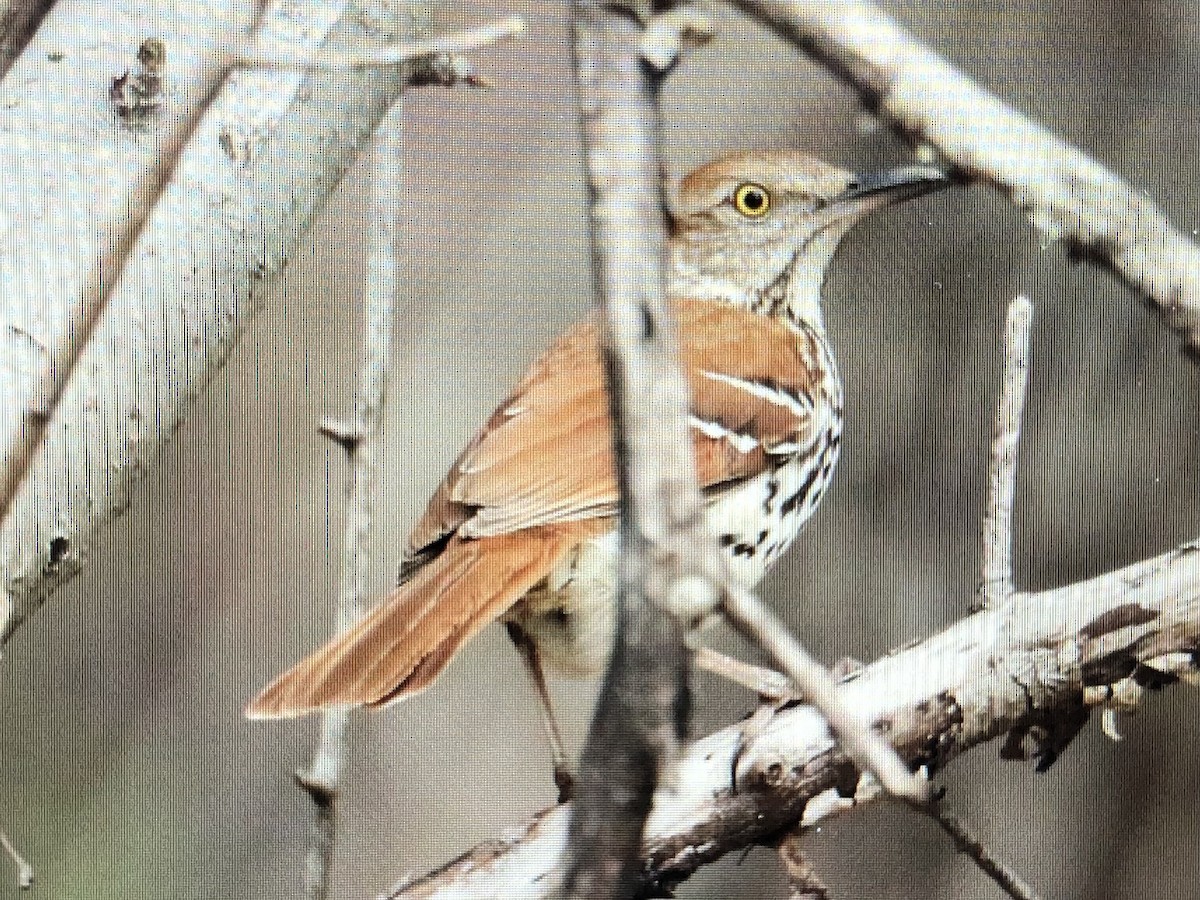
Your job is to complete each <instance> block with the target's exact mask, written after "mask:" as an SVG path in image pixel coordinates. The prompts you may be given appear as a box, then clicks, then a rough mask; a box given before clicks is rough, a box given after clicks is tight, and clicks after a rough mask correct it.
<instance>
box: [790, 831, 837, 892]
mask: <svg viewBox="0 0 1200 900" xmlns="http://www.w3.org/2000/svg"><path fill="white" fill-rule="evenodd" d="M779 859H780V860H781V861H782V862H783V868H784V871H785V872H787V878H788V900H829V898H830V896H831V895H830V893H829V888H828V887H826V886H825V882H824V881H822V880H821V876H820V875H818V874H817V870H816V869H814V868H813V867H812V864H811V863H809V861H808V859H807V858H805V856H804V850H803V848H802V847H801V846H800V832H798V831H789V832H788V833H787V834H786V835H785V836H784V838H783V840H782V841H780V842H779Z"/></svg>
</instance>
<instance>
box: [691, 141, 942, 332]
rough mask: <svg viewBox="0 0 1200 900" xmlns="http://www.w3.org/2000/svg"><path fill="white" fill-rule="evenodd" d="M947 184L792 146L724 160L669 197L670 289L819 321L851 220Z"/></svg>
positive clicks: (938, 176)
mask: <svg viewBox="0 0 1200 900" xmlns="http://www.w3.org/2000/svg"><path fill="white" fill-rule="evenodd" d="M949 184H950V179H949V177H948V176H947V175H946V173H945V172H943V171H942V170H940V169H937V168H934V167H932V166H903V167H900V168H893V169H887V170H884V171H882V172H875V173H871V174H867V175H861V174H855V173H853V172H850V171H847V170H845V169H841V168H838V167H837V166H832V165H830V164H828V163H825V162H822V161H821V160H819V159H814V158H813V157H811V156H808V155H807V154H804V153H800V152H797V151H791V150H780V151H748V152H741V153H733V154H730V155H728V156H723V157H721V158H719V159H716V160H713V161H712V162H709V163H706V164H705V165H703V166H701V167H700V168H698V169H696V170H695V171H693V172H692V173H690V174H689V175H687V176H686V177H685V178H684V179H683V180H682V181H681V182H680V183H679V185H678V187H677V189H676V190H675V191H674V193H673V195H672V197H671V214H672V220H673V228H672V235H671V267H670V285H671V292H672V293H673V294H676V295H686V296H689V297H697V298H706V299H713V300H721V301H724V302H729V303H735V304H737V305H739V306H745V307H747V308H750V309H753V310H755V311H756V312H762V313H765V314H769V315H781V316H788V317H791V318H793V319H804V320H807V321H810V322H812V323H813V324H816V325H820V323H821V307H820V300H821V288H822V286H823V285H824V283H825V272H826V269H827V267H828V265H829V262H830V260H831V259H832V258H833V254H834V251H835V250H837V246H838V243H839V242H840V241H841V239H842V238H843V237H844V236H845V234H846V232H847V231H849V230H850V228H851V226H853V225H854V224H855V223H856V222H858V221H859V220H861V219H862V218H864V217H865V216H867V215H868V214H870V213H872V212H874V211H875V210H877V209H882V208H883V207H885V206H890V205H891V204H893V203H899V202H901V201H904V200H909V199H911V198H913V197H919V196H921V195H922V194H927V193H929V192H931V191H935V190H939V189H941V188H944V187H946V186H948V185H949Z"/></svg>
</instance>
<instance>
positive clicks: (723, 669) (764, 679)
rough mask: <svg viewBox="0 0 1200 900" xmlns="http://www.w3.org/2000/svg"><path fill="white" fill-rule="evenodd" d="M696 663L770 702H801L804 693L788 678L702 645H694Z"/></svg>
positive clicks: (695, 643)
mask: <svg viewBox="0 0 1200 900" xmlns="http://www.w3.org/2000/svg"><path fill="white" fill-rule="evenodd" d="M691 649H692V660H693V661H694V662H695V664H696V667H697V668H699V669H704V670H705V671H706V672H712V673H713V674H714V675H720V676H721V677H722V678H727V679H728V680H730V681H732V682H733V683H734V684H740V685H741V686H742V687H744V688H746V689H748V690H751V691H753V692H754V693H756V694H758V695H759V696H760V697H762V698H763V700H765V701H767V702H769V703H783V702H788V701H792V700H799V699H800V693H799V691H797V690H796V686H795V685H794V684H792V681H791V679H790V678H788V677H787V676H786V675H784V674H782V673H780V672H776V671H775V670H774V669H766V668H763V667H762V666H756V665H754V664H753V663H748V662H742V661H741V660H740V659H734V658H733V657H732V656H726V655H725V654H724V653H718V652H717V651H716V650H713V649H712V648H711V647H707V646H705V645H704V644H701V643H699V642H693V643H692V648H691Z"/></svg>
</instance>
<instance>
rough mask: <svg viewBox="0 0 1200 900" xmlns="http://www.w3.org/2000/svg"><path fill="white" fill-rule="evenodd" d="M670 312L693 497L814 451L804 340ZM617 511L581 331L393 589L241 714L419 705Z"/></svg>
mask: <svg viewBox="0 0 1200 900" xmlns="http://www.w3.org/2000/svg"><path fill="white" fill-rule="evenodd" d="M673 308H674V312H675V315H676V320H677V322H678V324H679V330H680V338H681V345H682V356H683V363H684V368H685V371H686V373H687V377H688V382H689V385H690V388H691V392H692V406H691V414H692V418H693V425H694V427H693V429H692V441H693V448H694V451H695V459H696V468H697V474H698V476H699V480H700V484H701V486H702V487H704V488H705V489H709V490H713V489H719V488H720V487H721V486H723V485H726V484H729V483H734V482H737V481H739V480H741V479H744V478H748V477H751V476H753V475H756V474H758V473H759V472H762V471H763V470H764V469H765V468H766V467H768V466H770V465H772V464H773V463H772V457H773V455H774V454H775V453H776V452H778V449H779V448H780V447H782V446H784V445H792V446H795V445H800V444H803V443H804V442H805V441H807V440H809V439H810V436H811V433H812V431H813V422H812V415H811V413H812V405H811V401H810V400H808V399H807V398H808V396H809V394H810V393H811V390H812V388H813V386H814V385H815V384H816V383H817V382H818V380H819V378H820V377H821V375H822V373H820V372H819V371H818V370H817V369H816V368H815V367H816V365H817V357H818V355H819V354H817V353H816V352H815V350H814V348H813V347H812V346H811V339H810V338H808V337H806V336H805V335H803V334H800V333H798V332H796V331H795V330H793V329H792V328H790V327H789V326H787V325H785V324H784V323H782V322H778V321H775V320H773V319H769V318H766V317H764V316H759V315H755V314H753V313H750V312H747V311H744V310H739V309H736V308H734V307H731V306H728V305H722V304H717V303H712V302H706V301H686V300H685V301H676V302H675V303H674V304H673ZM806 341H807V342H808V343H806ZM618 499H619V498H618V489H617V480H616V474H615V470H614V461H613V448H612V425H611V422H610V418H609V405H608V398H607V394H606V390H605V382H604V371H603V367H602V362H601V354H600V344H599V329H598V328H597V325H596V323H595V321H594V320H588V321H584V322H582V323H580V324H578V325H576V326H575V327H574V328H572V329H571V330H570V331H568V332H567V333H566V334H565V335H564V336H563V337H562V338H561V339H560V340H559V341H558V342H557V343H556V344H555V345H554V346H553V347H551V348H550V350H548V351H547V352H546V353H545V354H544V355H543V356H542V357H541V358H540V359H539V360H538V361H537V362H536V363H534V365H533V366H532V367H531V368H530V370H529V372H528V373H527V374H526V376H525V378H524V379H522V381H521V382H520V384H518V385H517V387H516V389H515V390H514V391H513V392H512V394H511V395H510V396H509V397H508V398H507V399H506V400H505V401H504V402H503V403H501V404H500V406H499V407H498V408H497V410H496V412H495V413H493V414H492V416H491V417H490V418H489V419H488V421H487V423H486V424H485V425H484V427H483V428H482V429H481V430H480V431H479V433H478V434H477V435H476V437H475V439H474V440H473V441H472V442H471V443H470V444H469V445H468V447H467V449H466V450H465V451H464V452H463V453H462V455H461V456H460V457H459V459H458V460H457V461H456V462H455V464H454V466H453V467H452V468H451V470H450V473H449V474H448V475H447V477H446V479H445V480H444V481H443V482H442V484H441V485H440V486H439V487H438V489H437V491H436V492H435V494H434V496H433V498H432V500H431V501H430V503H429V506H428V508H427V509H426V511H425V514H424V516H422V518H421V520H420V521H419V522H418V523H417V524H416V526H415V527H414V529H413V532H412V534H411V535H410V537H409V549H408V554H407V560H406V564H405V569H404V574H403V577H402V583H401V584H400V586H399V587H397V588H396V589H395V590H394V591H393V592H392V594H391V595H390V596H389V597H388V598H387V599H385V600H384V601H383V602H382V603H381V604H380V605H379V606H378V607H376V608H375V609H374V610H373V611H372V612H370V613H368V614H367V615H366V616H365V617H364V618H363V619H362V620H361V621H359V622H358V623H357V624H356V625H354V626H353V627H351V628H350V630H349V631H347V632H345V633H344V634H342V635H340V636H338V637H336V638H334V639H333V640H332V641H331V642H330V643H328V644H327V645H325V646H324V647H322V648H321V649H319V650H317V651H316V652H315V653H314V654H313V655H312V656H310V657H308V658H307V659H305V660H303V661H302V662H300V663H299V664H297V665H296V666H295V667H293V668H292V669H291V670H289V671H288V672H286V673H284V674H283V675H281V676H280V677H279V678H278V679H276V680H275V682H273V683H272V684H271V685H270V686H268V687H267V688H266V690H264V691H263V692H262V694H261V695H259V697H258V698H256V699H255V700H254V701H253V702H252V703H251V705H250V707H249V709H248V710H247V714H248V715H250V716H251V717H256V718H269V717H284V716H295V715H301V714H303V713H306V712H310V711H312V710H316V709H322V708H326V707H331V706H378V705H382V704H385V703H388V702H390V701H392V700H396V699H399V698H400V697H403V696H406V695H408V694H411V693H414V692H416V691H419V690H421V689H422V688H424V687H426V686H427V685H428V684H429V683H430V682H431V681H432V680H433V678H434V677H435V676H436V675H437V674H438V673H439V672H440V671H441V670H442V668H443V667H444V666H445V665H446V663H447V662H448V661H449V660H450V658H451V657H452V656H453V655H454V653H455V652H456V651H457V649H458V648H459V647H460V646H461V645H462V644H463V643H464V642H465V641H467V640H468V639H469V638H470V637H472V636H473V635H474V634H475V633H476V632H478V631H479V630H480V629H481V628H482V627H484V626H485V625H487V624H488V623H489V622H492V621H494V620H495V619H497V618H498V617H500V616H502V615H503V614H504V613H505V612H506V611H507V610H508V609H509V608H510V607H511V606H512V605H513V604H514V603H516V602H517V601H518V600H520V598H521V597H523V596H524V595H525V594H526V593H527V592H528V591H529V590H530V589H531V588H533V587H534V586H536V585H537V584H538V583H539V582H540V581H542V580H543V579H544V578H545V577H546V575H547V574H548V573H549V572H550V571H551V569H552V568H553V567H554V565H555V564H556V563H557V562H558V561H559V560H561V559H562V558H563V556H564V554H566V553H568V552H570V551H572V550H573V549H574V548H575V547H576V546H578V544H579V543H580V542H581V541H583V540H584V539H586V538H587V537H589V536H593V535H598V534H601V533H603V532H605V531H607V530H608V529H610V528H612V527H613V524H614V523H613V517H614V516H615V514H616V511H617V503H618Z"/></svg>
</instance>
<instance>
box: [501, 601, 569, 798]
mask: <svg viewBox="0 0 1200 900" xmlns="http://www.w3.org/2000/svg"><path fill="white" fill-rule="evenodd" d="M504 627H505V629H506V630H507V631H508V637H509V640H511V641H512V642H513V646H515V647H516V648H517V652H518V653H520V654H521V661H522V662H523V663H525V671H527V672H528V673H529V677H530V679H532V681H533V687H534V690H535V691H536V692H537V698H538V706H539V708H540V710H541V713H542V728H543V729H544V730H545V732H546V737H547V739H548V740H549V741H550V754H551V756H552V757H553V759H554V783H555V785H557V786H558V802H559V803H566V802H567V801H568V800H570V799H571V792H572V790H573V788H574V786H575V776H574V775H573V774H572V772H571V763H570V761H569V760H568V759H567V751H566V748H565V746H564V745H563V739H562V732H561V731H559V729H558V719H557V718H556V717H555V715H554V705H553V704H552V703H551V701H550V691H549V690H547V688H546V676H545V674H544V673H543V672H542V660H541V657H540V656H539V655H538V648H537V644H535V643H534V642H533V639H532V638H531V637H530V636H529V634H528V633H527V632H526V631H525V629H523V628H522V627H521V626H520V625H518V624H517V623H516V622H505V623H504Z"/></svg>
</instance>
